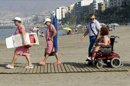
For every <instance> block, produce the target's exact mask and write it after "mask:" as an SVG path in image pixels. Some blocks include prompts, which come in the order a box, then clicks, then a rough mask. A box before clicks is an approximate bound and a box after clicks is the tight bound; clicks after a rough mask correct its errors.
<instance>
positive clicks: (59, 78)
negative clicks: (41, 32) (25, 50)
mask: <svg viewBox="0 0 130 86" xmlns="http://www.w3.org/2000/svg"><path fill="white" fill-rule="evenodd" d="M129 34H130V28H129V26H120V27H117V29H116V31H113V32H111V35H117V36H119V37H120V38H119V39H117V43H115V52H116V53H118V54H120V56H121V60H122V62H125V63H129V64H130V40H129V39H130V36H129ZM81 36H82V34H76V35H67V36H60V37H59V57H60V59H61V60H62V62H85V60H86V58H87V48H88V43H89V42H88V37H86V38H84V40H83V41H81V40H80V37H81ZM39 40H40V45H39V46H33V47H32V48H31V49H30V52H31V57H32V58H31V60H32V62H33V63H36V62H38V61H39V60H40V59H41V58H42V57H43V54H44V48H45V38H43V37H39ZM13 52H14V49H7V48H6V45H5V41H4V40H1V41H0V64H6V63H9V62H11V59H12V56H13ZM17 62H18V63H25V58H24V57H19V59H18V60H17ZM47 62H48V63H50V62H52V63H53V62H55V58H54V57H50V58H49V59H48V61H47ZM52 85H53V86H79V85H80V86H87V85H88V86H130V72H101V73H100V72H98V73H95V72H94V73H76V74H75V73H74V74H73V73H71V74H32V75H31V74H28V75H24V74H22V75H20V74H12V75H6V74H0V86H52Z"/></svg>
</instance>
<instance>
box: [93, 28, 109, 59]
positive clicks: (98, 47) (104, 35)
mask: <svg viewBox="0 0 130 86" xmlns="http://www.w3.org/2000/svg"><path fill="white" fill-rule="evenodd" d="M108 35H109V30H108V28H107V27H104V26H103V27H102V28H101V30H100V37H99V39H98V40H97V42H96V43H95V47H94V48H93V50H92V57H91V59H92V61H93V60H94V59H95V57H96V54H97V53H98V52H99V51H103V49H107V48H109V47H110V46H111V45H110V38H109V36H108ZM109 49H110V48H109Z"/></svg>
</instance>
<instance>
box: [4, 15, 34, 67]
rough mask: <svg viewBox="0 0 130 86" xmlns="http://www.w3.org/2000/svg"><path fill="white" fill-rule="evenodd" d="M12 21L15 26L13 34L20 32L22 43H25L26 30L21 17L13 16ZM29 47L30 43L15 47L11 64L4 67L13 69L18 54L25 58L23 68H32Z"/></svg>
mask: <svg viewBox="0 0 130 86" xmlns="http://www.w3.org/2000/svg"><path fill="white" fill-rule="evenodd" d="M13 21H14V24H15V25H16V26H17V28H16V32H15V34H21V35H22V38H23V43H24V44H26V36H25V35H26V34H25V33H26V31H25V27H24V25H22V20H21V18H19V17H15V18H14V20H13ZM30 47H31V45H27V46H22V47H17V48H16V49H15V51H14V56H13V59H12V62H11V64H8V65H6V68H9V69H13V68H14V64H15V62H16V60H17V58H18V56H24V57H25V58H26V60H27V65H26V66H25V68H33V65H32V63H31V61H30V53H29V48H30Z"/></svg>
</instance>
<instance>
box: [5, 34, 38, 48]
mask: <svg viewBox="0 0 130 86" xmlns="http://www.w3.org/2000/svg"><path fill="white" fill-rule="evenodd" d="M31 43H33V44H34V45H39V40H38V37H37V34H36V33H26V43H25V45H29V44H31ZM6 46H7V48H16V47H20V46H24V44H23V38H22V35H21V34H17V35H13V36H10V37H8V38H6Z"/></svg>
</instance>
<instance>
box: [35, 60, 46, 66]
mask: <svg viewBox="0 0 130 86" xmlns="http://www.w3.org/2000/svg"><path fill="white" fill-rule="evenodd" d="M37 64H38V65H40V66H44V65H46V63H45V62H43V61H40V62H38V63H37Z"/></svg>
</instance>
